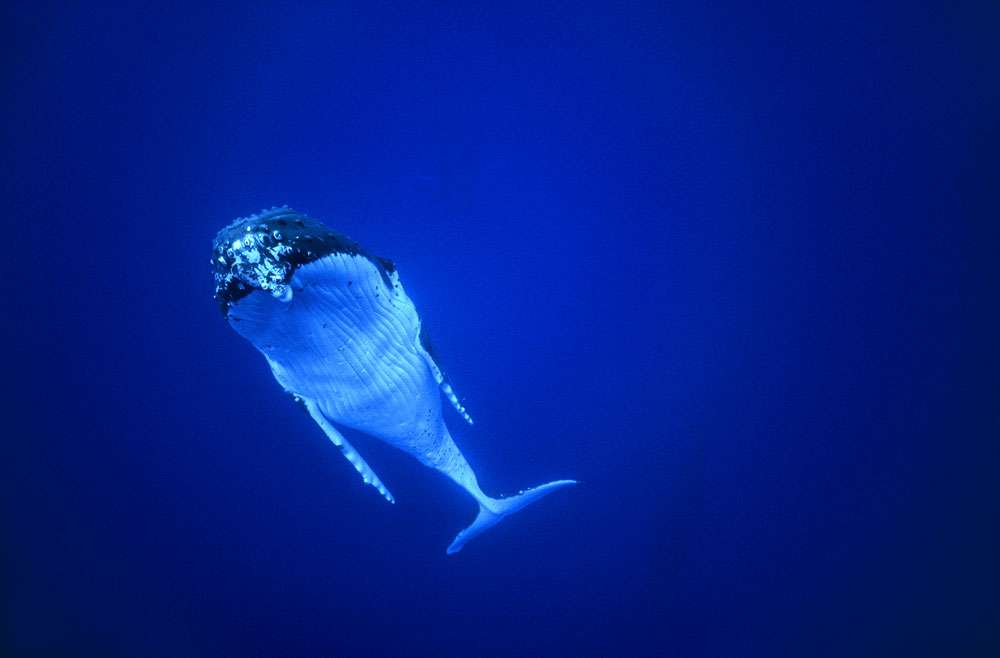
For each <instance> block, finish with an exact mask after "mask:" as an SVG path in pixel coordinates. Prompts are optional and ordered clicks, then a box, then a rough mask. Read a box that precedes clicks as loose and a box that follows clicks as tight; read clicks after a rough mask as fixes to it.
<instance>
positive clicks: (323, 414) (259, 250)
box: [212, 206, 576, 555]
mask: <svg viewBox="0 0 1000 658" xmlns="http://www.w3.org/2000/svg"><path fill="white" fill-rule="evenodd" d="M212 264H213V266H214V269H215V298H216V300H217V301H218V303H219V306H220V309H221V310H222V313H223V315H224V316H225V318H226V320H227V321H228V322H229V324H230V326H232V328H233V329H235V330H236V332H237V333H238V334H240V335H241V336H243V337H244V338H246V339H247V340H248V341H250V343H251V344H252V345H253V346H254V347H255V348H257V350H258V351H259V352H260V353H261V354H263V355H264V358H265V359H266V360H267V363H268V364H269V365H270V367H271V372H272V374H273V375H274V378H275V379H276V380H277V381H278V383H279V384H280V385H281V386H282V388H284V390H285V391H286V392H288V393H289V394H290V395H291V397H292V399H293V400H295V401H296V402H298V403H299V404H301V405H302V406H303V407H304V408H305V410H306V411H307V412H308V413H309V415H310V416H311V417H312V419H313V420H314V421H315V422H316V424H317V425H319V427H320V429H322V430H323V432H324V433H325V434H326V436H327V437H328V438H329V439H330V441H331V442H332V443H333V444H334V445H335V446H337V447H338V448H339V449H340V451H341V452H342V453H343V455H344V457H346V458H347V460H348V461H349V462H350V463H351V465H353V466H354V468H355V470H357V471H358V473H360V475H361V478H362V479H363V480H364V482H365V483H366V484H369V485H371V486H372V487H374V488H375V489H376V490H378V492H379V493H380V494H382V496H383V497H384V498H385V499H386V500H387V501H389V502H390V503H393V502H395V498H394V497H393V495H392V494H391V493H390V492H389V489H388V488H387V487H386V486H385V484H384V483H383V482H382V480H381V479H380V478H379V476H378V475H377V474H376V473H375V471H374V470H373V469H372V467H371V466H369V465H368V463H367V462H366V461H365V459H364V458H363V457H362V456H361V454H360V453H359V452H358V451H357V450H356V449H355V448H354V446H352V445H351V443H350V442H349V441H348V440H347V438H346V437H345V436H344V435H343V433H342V428H350V429H353V430H357V431H360V432H363V433H365V434H368V435H370V436H373V437H375V438H377V439H380V440H382V441H384V442H386V443H388V444H390V445H392V446H394V447H396V448H398V449H400V450H402V451H403V452H405V453H407V454H409V455H411V456H413V457H415V458H416V459H417V460H418V461H420V463H422V464H424V465H425V466H428V467H430V468H433V469H435V470H437V471H440V472H441V473H443V474H444V475H446V476H447V477H448V478H450V479H451V480H452V481H454V482H455V483H456V484H458V486H460V487H461V488H462V489H464V490H465V491H466V492H468V494H469V495H470V496H472V497H473V498H474V499H475V501H476V502H477V503H478V504H479V513H478V514H477V516H476V518H475V520H474V521H473V522H472V524H471V525H469V526H468V527H467V528H465V529H464V530H462V531H461V532H459V533H458V535H457V536H456V537H455V539H454V541H452V542H451V544H450V545H449V546H448V548H447V553H448V554H449V555H451V554H454V553H457V552H458V551H460V550H461V549H462V547H463V546H465V544H466V543H467V542H468V541H469V540H471V539H472V538H474V537H476V536H477V535H479V534H480V533H482V532H483V531H485V530H487V529H489V528H491V527H493V526H494V525H496V524H497V523H499V522H500V521H501V520H503V519H504V518H505V517H507V516H509V515H510V514H513V513H514V512H516V511H518V510H520V509H522V508H523V507H525V506H526V505H528V504H530V503H532V502H534V501H536V500H538V499H540V498H542V497H543V496H545V495H547V494H549V493H551V492H552V491H555V490H557V489H560V488H563V487H566V486H568V485H572V484H575V483H576V482H575V480H555V481H553V482H549V483H547V484H543V485H540V486H538V487H535V488H533V489H528V490H526V491H522V492H521V493H519V494H518V495H516V496H511V497H507V498H502V497H501V498H491V497H490V496H487V495H486V494H485V493H483V491H482V489H480V487H479V483H478V481H477V479H476V474H475V472H474V471H473V470H472V467H471V466H470V465H469V463H468V462H467V461H466V459H465V457H464V456H463V455H462V452H461V451H460V450H459V449H458V446H457V445H456V444H455V441H454V440H453V439H452V436H451V433H450V432H449V430H448V426H447V425H446V424H445V422H444V413H443V411H442V405H441V398H442V396H443V397H445V398H446V399H447V400H448V401H449V403H450V404H451V406H452V407H454V409H455V411H456V412H457V414H458V415H459V416H460V417H461V418H462V419H464V421H465V422H467V423H469V424H472V422H473V421H472V417H471V416H470V415H469V414H468V412H467V411H466V410H465V408H464V407H463V406H462V404H461V402H459V399H458V396H457V395H456V394H455V391H454V390H453V389H452V387H451V385H450V384H449V383H448V381H447V380H446V378H445V377H444V375H443V374H442V371H441V369H440V368H439V367H438V365H437V363H436V362H435V360H434V357H433V356H432V354H431V350H430V349H429V345H428V342H427V340H426V337H425V334H424V332H423V331H422V330H421V324H420V318H419V316H418V315H417V311H416V308H415V307H414V305H413V302H412V301H410V298H409V297H408V296H407V294H406V292H405V291H404V290H403V284H402V283H401V281H400V278H399V273H398V272H397V270H396V267H395V265H394V264H393V262H392V261H390V260H388V259H385V258H380V257H378V256H375V255H373V254H371V253H369V252H368V251H367V250H365V249H364V248H363V247H361V246H360V245H359V244H358V243H356V242H354V241H353V240H351V239H349V238H347V237H345V236H343V235H341V234H339V233H336V232H335V231H332V230H330V229H329V228H327V227H326V226H325V225H323V224H322V223H321V222H319V221H317V220H315V219H312V218H310V217H308V216H306V215H304V214H302V213H299V212H296V211H295V210H293V209H291V208H288V207H287V206H285V207H281V208H272V209H271V210H265V211H261V212H260V213H258V214H254V215H251V216H249V217H242V218H239V219H237V220H235V221H234V222H233V223H231V224H230V225H228V226H226V227H225V228H223V229H222V230H221V231H219V233H218V235H217V236H216V238H215V241H214V244H213V250H212Z"/></svg>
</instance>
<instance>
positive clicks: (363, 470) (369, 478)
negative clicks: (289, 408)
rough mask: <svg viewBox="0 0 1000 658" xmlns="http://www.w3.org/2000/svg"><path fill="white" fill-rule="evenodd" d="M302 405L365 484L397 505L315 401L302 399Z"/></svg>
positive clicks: (369, 467) (380, 481)
mask: <svg viewBox="0 0 1000 658" xmlns="http://www.w3.org/2000/svg"><path fill="white" fill-rule="evenodd" d="M300 399H301V400H302V404H304V405H305V407H306V410H308V411H309V415H310V416H311V417H312V419H313V420H314V421H316V424H317V425H319V426H320V428H321V429H322V430H323V433H324V434H326V436H327V438H328V439H330V441H331V442H332V443H333V445H335V446H337V447H338V448H340V452H341V453H343V455H344V457H345V458H346V459H347V461H349V462H350V463H351V465H352V466H354V470H356V471H357V472H358V473H360V474H361V479H362V480H363V481H364V483H365V484H370V485H371V486H373V487H375V489H377V490H378V492H379V493H380V494H382V497H383V498H385V499H386V500H388V501H389V502H390V503H393V504H395V502H396V499H395V498H393V496H392V494H391V493H390V492H389V490H388V489H387V488H386V486H385V485H384V484H382V480H380V479H379V477H378V475H376V474H375V471H373V470H372V467H371V466H369V465H368V462H366V461H365V460H364V458H362V457H361V454H360V453H358V451H357V450H355V449H354V446H352V445H351V444H350V442H349V441H348V440H347V439H345V438H344V435H343V434H341V433H340V432H338V431H337V428H336V427H334V426H333V425H332V424H330V421H328V420H327V419H326V416H324V415H323V412H322V411H320V409H319V406H318V405H317V404H316V401H315V400H309V399H307V398H300Z"/></svg>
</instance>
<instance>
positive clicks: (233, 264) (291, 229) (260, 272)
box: [212, 206, 395, 315]
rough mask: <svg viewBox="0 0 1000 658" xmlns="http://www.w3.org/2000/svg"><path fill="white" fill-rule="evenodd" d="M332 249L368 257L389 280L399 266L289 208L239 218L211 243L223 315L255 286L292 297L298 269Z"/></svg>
mask: <svg viewBox="0 0 1000 658" xmlns="http://www.w3.org/2000/svg"><path fill="white" fill-rule="evenodd" d="M331 253H344V254H351V255H361V256H364V257H366V258H368V259H369V260H371V261H372V263H374V264H375V266H376V267H377V268H378V269H379V272H380V273H381V274H382V276H383V279H385V280H386V281H388V275H389V273H390V272H393V271H394V270H395V266H394V265H393V263H392V261H390V260H388V259H385V258H379V257H377V256H373V255H372V254H369V253H367V252H365V250H364V249H362V247H361V246H360V245H359V244H358V243H357V242H355V241H354V240H351V239H350V238H348V237H346V236H344V235H341V234H339V233H337V232H336V231H333V230H331V229H329V228H327V227H326V226H325V225H324V224H322V223H320V222H318V221H316V220H314V219H312V218H310V217H308V216H307V215H305V214H303V213H300V212H298V211H296V210H293V209H292V208H289V207H288V206H281V207H274V208H271V209H270V210H261V211H260V212H259V213H257V214H253V215H250V216H248V217H240V218H239V219H237V220H235V221H234V222H232V223H231V224H229V225H228V226H226V227H225V228H223V229H222V230H221V231H219V233H218V234H217V235H216V236H215V241H214V243H213V245H212V266H213V267H214V269H215V299H216V301H217V302H218V303H219V306H220V310H221V311H222V314H223V315H226V314H227V313H228V311H229V308H230V307H231V306H232V305H233V304H235V303H236V302H238V301H239V300H240V299H242V298H244V297H246V296H247V295H249V294H251V293H252V292H254V291H255V290H261V291H264V292H268V293H270V294H272V295H274V296H275V298H277V299H280V300H283V301H290V300H291V287H290V285H289V284H290V282H291V279H292V276H294V274H295V271H296V270H297V269H298V268H299V267H301V266H302V265H305V264H308V263H311V262H313V261H316V260H318V259H320V258H322V257H324V256H327V255H329V254H331Z"/></svg>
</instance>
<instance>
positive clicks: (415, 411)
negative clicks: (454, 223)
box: [230, 254, 443, 455]
mask: <svg viewBox="0 0 1000 658" xmlns="http://www.w3.org/2000/svg"><path fill="white" fill-rule="evenodd" d="M387 284H388V285H387ZM291 289H292V296H291V300H290V301H287V302H286V301H281V300H279V299H277V298H275V297H274V296H273V295H270V294H268V293H264V292H255V293H253V294H251V295H250V296H249V297H247V298H246V299H243V300H242V301H241V302H240V303H239V305H238V307H237V308H236V309H234V311H233V312H232V313H231V314H230V323H231V324H232V326H233V327H234V328H235V329H236V330H237V331H238V332H239V333H240V334H242V335H243V336H245V337H246V338H248V339H249V340H250V341H251V342H252V343H253V344H254V345H255V346H256V347H257V348H258V349H259V350H260V351H261V352H262V353H263V354H264V355H265V356H266V357H267V360H268V363H269V364H270V365H271V369H272V371H273V372H274V376H275V378H276V379H277V380H278V382H279V383H281V385H282V386H283V387H284V388H285V389H286V390H287V391H289V392H291V393H295V394H298V395H301V396H303V397H306V398H311V399H313V400H315V401H316V403H317V404H318V406H319V407H320V409H321V410H322V412H323V415H324V416H326V417H327V418H329V419H330V420H332V421H334V422H337V423H340V424H342V425H345V426H347V427H351V428H353V429H357V430H360V431H363V432H366V433H369V434H372V435H374V436H377V437H379V438H381V439H382V440H384V441H387V442H389V443H392V444H393V445H395V446H397V447H399V448H402V449H403V450H406V451H407V452H411V453H416V454H418V455H420V454H422V453H426V452H427V451H428V450H430V449H433V448H434V447H435V445H436V443H437V440H438V439H440V438H441V436H442V434H443V420H442V417H441V402H440V392H439V389H438V382H437V380H436V379H435V373H434V372H433V371H432V368H431V366H430V364H429V363H428V362H429V359H428V357H427V354H426V352H425V351H424V349H423V347H422V346H421V344H420V320H419V318H418V316H417V313H416V311H415V309H414V307H413V303H412V302H411V301H410V299H409V298H408V297H407V295H406V293H405V292H404V290H403V288H402V286H401V285H400V284H399V282H398V279H397V277H396V275H395V273H393V274H391V275H388V276H383V274H382V273H380V272H379V270H378V269H377V268H376V267H375V266H374V265H372V263H371V262H370V261H369V260H368V259H367V258H364V257H362V256H355V255H348V254H331V255H329V256H326V257H324V258H322V259H320V260H318V261H315V262H313V263H310V264H308V265H305V266H303V267H301V268H299V270H298V271H297V272H296V274H295V277H294V278H293V279H292V282H291Z"/></svg>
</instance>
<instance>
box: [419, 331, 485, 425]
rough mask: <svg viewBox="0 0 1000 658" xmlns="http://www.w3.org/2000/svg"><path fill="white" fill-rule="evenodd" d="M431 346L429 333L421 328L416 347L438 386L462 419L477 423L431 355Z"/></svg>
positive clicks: (469, 422) (471, 423)
mask: <svg viewBox="0 0 1000 658" xmlns="http://www.w3.org/2000/svg"><path fill="white" fill-rule="evenodd" d="M429 347H430V345H429V343H428V342H427V334H425V333H424V331H423V329H422V328H421V330H420V336H419V338H418V339H417V345H416V348H417V350H418V351H419V352H420V354H421V355H422V356H423V357H424V360H425V361H426V362H427V367H428V368H430V370H431V373H432V374H433V375H434V381H436V382H437V384H438V387H439V388H440V389H441V392H442V393H444V396H445V397H446V398H448V402H450V403H451V406H452V407H454V408H455V411H457V412H458V415H459V416H461V417H462V419H463V420H464V421H465V422H467V423H468V424H469V425H475V421H473V420H472V416H470V415H469V412H468V411H466V410H465V407H464V406H462V403H461V402H459V400H458V395H457V394H456V393H455V389H453V388H452V387H451V384H449V383H448V380H446V379H445V377H444V373H443V372H442V371H441V368H439V367H438V364H437V362H436V361H434V357H433V356H432V355H431V351H430V349H429Z"/></svg>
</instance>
